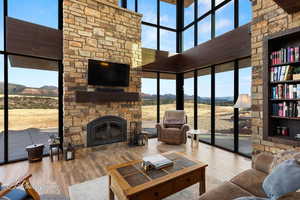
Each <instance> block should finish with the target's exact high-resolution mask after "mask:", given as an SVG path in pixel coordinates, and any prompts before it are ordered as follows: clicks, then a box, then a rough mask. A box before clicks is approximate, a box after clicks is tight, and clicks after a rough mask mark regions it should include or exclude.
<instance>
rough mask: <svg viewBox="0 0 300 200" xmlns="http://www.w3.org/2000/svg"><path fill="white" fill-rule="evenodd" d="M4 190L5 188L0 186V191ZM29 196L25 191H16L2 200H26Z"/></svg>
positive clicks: (1, 198)
mask: <svg viewBox="0 0 300 200" xmlns="http://www.w3.org/2000/svg"><path fill="white" fill-rule="evenodd" d="M2 189H4V187H1V185H0V190H2ZM27 196H28V195H27V193H26V192H25V191H24V190H21V189H14V190H12V191H11V192H10V193H8V194H6V195H5V196H4V197H0V200H24V199H26V197H27Z"/></svg>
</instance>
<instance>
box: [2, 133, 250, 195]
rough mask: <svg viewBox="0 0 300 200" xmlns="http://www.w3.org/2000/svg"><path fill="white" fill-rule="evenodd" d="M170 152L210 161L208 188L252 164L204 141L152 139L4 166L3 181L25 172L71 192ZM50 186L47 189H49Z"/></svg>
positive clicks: (40, 185) (42, 184)
mask: <svg viewBox="0 0 300 200" xmlns="http://www.w3.org/2000/svg"><path fill="white" fill-rule="evenodd" d="M167 151H180V152H185V153H186V154H188V155H191V156H193V157H194V158H196V159H199V160H200V161H202V162H205V163H207V164H208V168H207V188H208V190H209V189H212V188H214V187H216V186H218V185H219V184H221V183H222V182H223V181H226V180H229V179H230V178H232V177H233V176H235V175H237V174H239V173H240V172H242V171H244V170H246V169H249V168H250V167H251V161H250V159H247V158H245V157H242V156H239V155H236V154H233V153H230V152H227V151H224V150H221V149H218V148H215V147H212V146H209V145H206V144H203V143H200V144H199V148H198V149H196V148H194V149H193V150H192V149H191V147H190V141H189V140H188V143H187V144H186V145H179V146H173V145H166V144H163V143H160V142H157V140H156V139H151V140H149V144H148V145H147V146H144V147H128V146H127V145H126V144H123V143H118V144H111V145H105V146H101V147H97V148H89V149H84V150H80V151H78V152H77V155H76V156H77V157H76V159H75V160H74V161H59V162H58V161H55V162H53V163H51V162H50V160H49V158H48V157H46V158H44V159H43V161H42V162H39V163H34V164H29V163H28V162H27V161H24V162H18V163H13V164H8V165H3V166H0V181H1V182H3V183H10V182H12V181H14V180H15V179H16V177H18V176H21V175H23V174H25V173H27V172H28V173H32V174H33V178H32V183H33V185H34V186H35V187H36V189H37V190H38V191H40V192H42V193H48V194H56V193H62V194H65V195H68V187H69V186H70V185H73V184H77V183H81V182H84V181H88V180H92V179H95V178H98V177H100V176H104V175H106V166H108V165H111V164H118V163H122V162H124V161H130V160H135V159H139V158H142V157H143V156H145V155H151V154H156V153H162V152H167ZM45 188H46V189H45Z"/></svg>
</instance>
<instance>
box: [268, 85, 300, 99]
mask: <svg viewBox="0 0 300 200" xmlns="http://www.w3.org/2000/svg"><path fill="white" fill-rule="evenodd" d="M271 98H272V99H274V100H280V99H291V100H293V99H300V84H287V83H285V84H278V85H276V86H273V87H272V88H271Z"/></svg>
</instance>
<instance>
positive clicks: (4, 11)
mask: <svg viewBox="0 0 300 200" xmlns="http://www.w3.org/2000/svg"><path fill="white" fill-rule="evenodd" d="M7 5H8V4H7V0H4V1H3V30H4V31H3V45H4V49H3V50H4V52H5V54H4V63H3V64H4V66H3V67H4V163H7V162H8V153H9V152H8V63H7V61H8V58H7V54H6V51H7V44H6V17H7V12H8V8H7Z"/></svg>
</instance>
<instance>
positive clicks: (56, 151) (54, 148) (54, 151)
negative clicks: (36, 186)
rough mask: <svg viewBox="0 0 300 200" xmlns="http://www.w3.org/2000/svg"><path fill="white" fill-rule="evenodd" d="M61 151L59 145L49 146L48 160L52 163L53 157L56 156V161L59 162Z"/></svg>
mask: <svg viewBox="0 0 300 200" xmlns="http://www.w3.org/2000/svg"><path fill="white" fill-rule="evenodd" d="M62 152H63V151H62V149H61V146H60V144H49V153H50V160H51V162H53V157H54V156H55V155H57V159H58V160H60V154H62Z"/></svg>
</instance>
